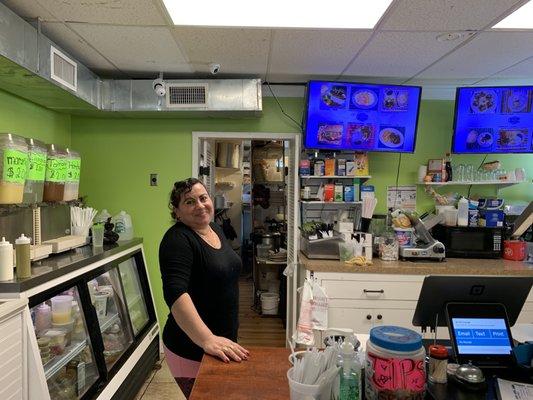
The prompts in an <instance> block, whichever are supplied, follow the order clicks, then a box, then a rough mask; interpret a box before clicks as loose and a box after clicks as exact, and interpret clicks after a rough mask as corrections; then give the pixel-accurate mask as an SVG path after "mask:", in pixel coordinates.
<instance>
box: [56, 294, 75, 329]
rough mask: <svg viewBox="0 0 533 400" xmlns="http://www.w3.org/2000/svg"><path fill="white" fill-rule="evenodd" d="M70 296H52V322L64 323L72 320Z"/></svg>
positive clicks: (71, 298)
mask: <svg viewBox="0 0 533 400" xmlns="http://www.w3.org/2000/svg"><path fill="white" fill-rule="evenodd" d="M72 300H73V297H72V296H68V295H64V296H55V297H52V299H51V301H52V323H53V324H66V323H69V322H71V321H72Z"/></svg>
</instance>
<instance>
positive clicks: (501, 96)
mask: <svg viewBox="0 0 533 400" xmlns="http://www.w3.org/2000/svg"><path fill="white" fill-rule="evenodd" d="M532 102H533V86H507V87H460V88H457V92H456V96H455V121H454V131H453V140H452V152H453V153H533V112H532V111H533V110H532Z"/></svg>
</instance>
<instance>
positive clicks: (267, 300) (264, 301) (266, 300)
mask: <svg viewBox="0 0 533 400" xmlns="http://www.w3.org/2000/svg"><path fill="white" fill-rule="evenodd" d="M278 305H279V295H278V294H277V293H268V292H267V293H261V311H262V313H263V314H264V315H276V314H277V313H278Z"/></svg>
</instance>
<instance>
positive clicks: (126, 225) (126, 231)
mask: <svg viewBox="0 0 533 400" xmlns="http://www.w3.org/2000/svg"><path fill="white" fill-rule="evenodd" d="M113 223H114V224H115V232H116V233H118V240H119V241H124V240H131V239H133V223H132V222H131V216H130V215H129V214H128V213H126V211H121V212H119V213H118V214H117V215H115V216H114V217H113Z"/></svg>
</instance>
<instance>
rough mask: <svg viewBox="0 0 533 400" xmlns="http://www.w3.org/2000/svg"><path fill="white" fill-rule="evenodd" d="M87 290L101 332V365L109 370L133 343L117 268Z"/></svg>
mask: <svg viewBox="0 0 533 400" xmlns="http://www.w3.org/2000/svg"><path fill="white" fill-rule="evenodd" d="M87 287H88V289H89V295H90V297H91V303H92V305H93V307H94V309H95V311H96V316H97V318H98V324H99V326H100V332H101V333H102V341H103V345H104V350H103V353H104V358H105V364H106V367H107V370H108V371H109V370H110V369H111V368H112V367H113V365H114V364H115V362H116V361H117V360H118V359H119V358H120V357H121V356H122V354H123V353H124V352H125V351H126V350H127V349H128V348H129V346H130V345H131V344H132V343H133V335H132V331H131V328H130V324H129V316H128V312H127V310H126V304H125V299H124V291H123V289H122V284H121V281H120V278H119V273H118V269H117V268H113V269H111V270H109V271H107V272H104V273H103V274H101V275H98V276H97V277H96V278H94V279H92V280H90V281H89V282H87Z"/></svg>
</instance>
